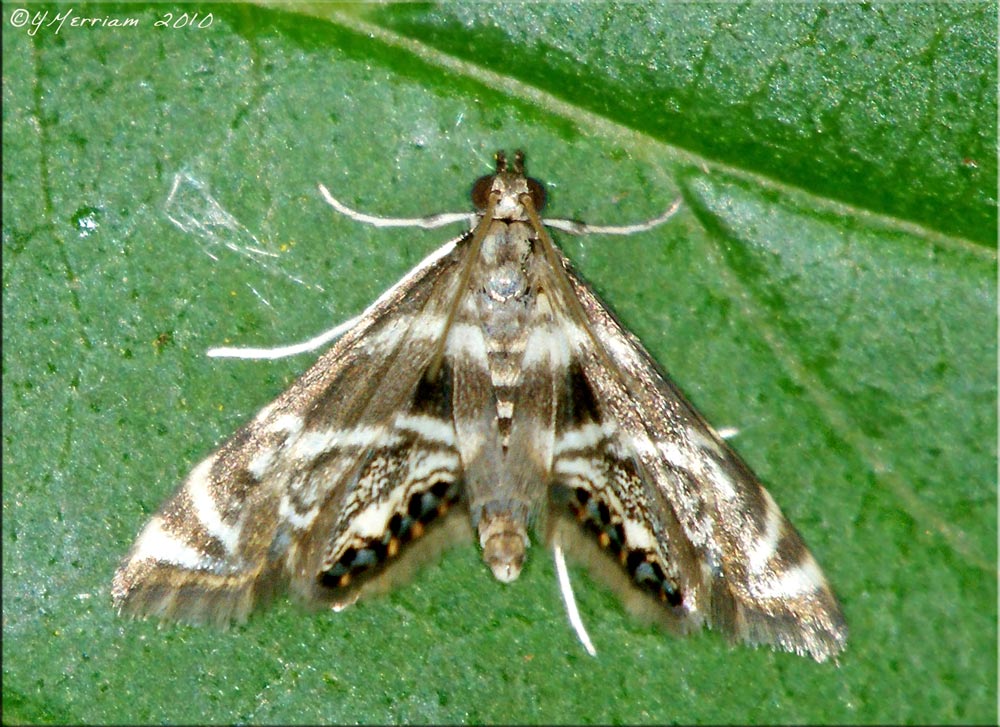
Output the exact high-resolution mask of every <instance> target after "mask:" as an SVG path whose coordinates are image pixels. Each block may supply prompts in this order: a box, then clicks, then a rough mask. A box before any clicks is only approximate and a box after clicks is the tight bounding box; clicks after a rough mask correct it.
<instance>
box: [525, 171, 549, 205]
mask: <svg viewBox="0 0 1000 727" xmlns="http://www.w3.org/2000/svg"><path fill="white" fill-rule="evenodd" d="M527 181H528V194H529V195H531V204H533V205H534V206H535V210H536V211H537V212H541V211H542V207H544V206H545V197H546V195H545V187H543V186H542V183H541V182H539V181H538V180H537V179H532V178H531V177H529V178H528V180H527Z"/></svg>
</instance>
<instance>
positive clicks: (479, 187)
mask: <svg viewBox="0 0 1000 727" xmlns="http://www.w3.org/2000/svg"><path fill="white" fill-rule="evenodd" d="M493 179H494V177H493V175H492V174H491V175H490V176H488V177H480V178H479V179H477V180H476V182H475V184H473V185H472V192H471V194H470V196H471V197H472V204H474V205H475V207H476V209H477V210H479V211H480V212H482V211H483V210H485V209H486V205H487V204H488V203H489V201H490V192H491V191H492V190H493Z"/></svg>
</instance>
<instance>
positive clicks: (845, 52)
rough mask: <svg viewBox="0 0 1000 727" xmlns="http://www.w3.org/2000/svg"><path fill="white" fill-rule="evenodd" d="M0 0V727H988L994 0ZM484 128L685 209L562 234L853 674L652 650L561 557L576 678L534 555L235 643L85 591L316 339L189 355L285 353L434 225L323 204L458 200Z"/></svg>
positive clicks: (694, 647) (572, 189)
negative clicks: (783, 541) (894, 725)
mask: <svg viewBox="0 0 1000 727" xmlns="http://www.w3.org/2000/svg"><path fill="white" fill-rule="evenodd" d="M22 10H26V11H27V12H28V14H29V16H30V17H36V18H41V17H42V14H45V13H48V15H47V16H46V17H45V18H44V19H45V21H46V23H48V21H53V19H54V18H55V16H56V14H57V13H67V12H68V13H71V16H69V17H67V18H66V20H65V21H64V22H63V24H62V25H61V26H58V25H57V24H55V23H51V24H46V23H39V24H37V25H35V26H32V25H31V24H28V25H24V24H22V22H21V21H22V20H23V17H24V16H22V15H21V14H20V12H21V11H22ZM185 10H187V11H188V12H190V13H191V14H194V13H198V14H199V15H198V17H197V18H195V19H193V21H192V22H191V24H189V25H188V26H187V27H179V26H180V24H181V23H180V22H177V20H178V17H179V16H178V15H177V13H180V12H183V11H185ZM3 11H4V16H3V20H4V25H3V62H4V88H3V92H4V105H3V131H4V134H3V157H4V162H5V163H4V166H3V212H4V215H3V246H4V247H3V253H4V254H3V276H4V277H3V283H4V311H3V312H4V318H3V323H4V330H3V342H4V352H3V373H4V379H3V432H4V445H5V446H4V450H3V467H4V474H5V481H4V491H3V554H4V555H3V576H4V577H3V608H4V618H3V636H4V642H3V709H4V721H5V722H7V723H15V722H23V723H74V722H76V723H143V722H159V723H163V722H166V723H202V722H211V723H218V722H227V723H231V722H250V723H293V722H294V723H319V722H404V721H407V722H423V723H427V722H433V723H441V722H493V723H496V722H504V723H511V722H545V723H550V722H579V723H585V722H586V723H622V722H626V723H658V724H662V723H668V722H710V723H745V722H768V723H777V722H780V723H808V722H813V723H819V722H823V723H861V722H863V723H888V722H903V723H921V722H940V723H967V722H981V723H995V722H996V720H997V711H996V710H997V686H996V685H997V650H996V643H997V642H996V638H997V552H996V550H997V527H996V526H997V514H996V504H997V503H996V466H997V459H996V441H997V416H996V412H997V396H996V370H997V338H996V331H997V296H996V287H995V280H996V248H995V245H996V221H997V214H996V200H995V194H996V188H997V170H996V160H997V149H996V116H995V109H996V88H997V72H996V63H995V58H996V44H997V30H996V22H997V8H996V5H995V4H993V3H955V4H948V3H927V4H895V3H892V4H890V3H886V4H878V3H874V4H873V3H866V4H863V5H862V4H858V5H853V4H828V5H816V4H809V5H807V4H788V5H783V4H770V3H768V4H757V3H743V4H735V3H725V4H718V5H706V4H681V5H674V4H666V3H664V4H633V3H626V4H605V3H581V4H569V3H552V4H534V3H528V4H510V3H506V4H480V3H471V4H455V5H435V6H427V5H420V4H412V5H409V4H408V5H388V6H386V5H360V4H351V5H343V6H341V5H332V4H317V5H311V6H306V5H296V6H288V7H285V6H274V7H255V6H242V5H228V6H190V7H185V6H166V5H152V4H151V5H138V4H136V5H131V4H129V5H105V4H93V5H79V6H77V5H35V4H30V5H25V6H23V7H21V6H15V5H6V4H5V5H4V8H3ZM170 13H174V15H173V16H169V14H170ZM208 13H211V19H210V22H206V20H205V18H206V17H207V16H206V14H208ZM36 14H37V15H36ZM168 17H169V19H170V20H171V23H170V24H169V27H158V26H156V25H155V23H156V21H157V20H163V19H166V18H168ZM72 18H94V19H97V20H101V19H116V20H118V21H124V20H126V19H130V18H133V19H136V20H137V21H138V23H137V26H136V27H121V26H113V25H110V24H107V23H105V24H101V23H94V24H90V25H86V24H82V23H79V22H78V23H77V24H75V25H74V24H73V23H72ZM187 19H188V20H190V19H191V16H187ZM199 23H200V24H201V25H202V26H203V27H198V25H199ZM498 148H507V149H514V148H524V149H525V150H526V151H527V153H528V162H529V168H530V172H531V173H532V174H533V175H534V176H537V177H539V178H540V179H543V180H544V181H545V182H546V183H547V184H548V185H549V188H550V205H549V208H548V210H547V211H548V212H549V213H550V214H551V215H553V216H556V217H570V218H577V219H584V220H587V221H589V222H595V223H607V224H615V223H625V222H632V221H638V220H643V219H648V218H650V217H652V216H655V215H656V214H658V213H659V212H661V211H662V210H663V209H665V208H666V207H667V206H668V205H669V204H670V203H671V202H672V201H673V200H674V199H675V198H677V197H680V198H681V200H682V202H683V205H682V207H681V210H680V211H679V212H678V214H677V215H676V216H675V217H674V218H673V219H672V220H671V221H670V222H669V223H668V224H666V225H664V226H662V227H660V228H657V229H656V230H655V231H652V232H649V233H646V234H643V235H636V236H633V237H628V238H600V237H596V236H595V237H590V238H569V237H567V236H565V235H563V236H561V237H560V240H559V242H560V243H561V245H562V246H563V248H564V249H565V251H566V252H567V254H568V255H569V256H570V257H571V258H572V259H573V260H574V262H575V263H576V264H577V266H578V268H579V269H580V270H581V271H582V272H583V274H584V275H585V276H586V277H587V278H588V279H589V280H590V281H591V282H592V283H593V284H594V286H595V287H596V288H597V290H598V291H599V292H600V293H601V295H602V297H604V299H605V300H606V301H607V302H608V303H609V304H610V305H611V306H612V307H613V308H614V309H615V310H616V312H617V313H618V314H619V315H620V317H621V318H622V319H623V320H624V321H625V322H626V323H627V324H628V325H629V326H630V328H632V330H633V331H634V332H635V333H636V334H637V335H638V336H639V337H640V338H641V339H642V340H643V342H644V343H645V344H646V345H647V347H648V348H649V349H650V351H651V352H652V353H653V355H654V356H655V357H656V358H657V359H658V360H659V361H660V362H661V363H662V364H663V365H664V367H665V368H666V369H667V370H669V371H670V372H671V374H672V376H673V377H674V379H675V380H676V381H677V382H678V383H679V384H680V386H681V387H682V388H683V389H684V390H685V391H686V392H687V393H688V394H689V395H690V397H691V398H692V399H693V400H694V402H695V403H696V404H697V405H698V406H699V408H700V409H701V410H702V411H703V413H704V414H705V415H706V416H707V417H708V419H709V420H710V421H712V422H713V423H714V424H715V425H716V426H718V427H723V426H725V427H734V428H736V429H737V430H738V431H739V434H738V435H737V436H736V437H735V438H734V439H733V440H732V441H733V445H734V446H735V447H736V448H737V449H738V450H739V451H740V453H741V454H742V455H743V456H744V457H745V459H746V460H747V461H748V462H749V463H750V464H751V465H752V466H753V468H754V469H755V470H756V471H757V472H758V473H759V474H760V475H761V477H762V479H763V480H764V481H765V482H766V483H767V484H768V487H769V489H770V491H771V493H772V494H773V495H774V497H775V499H776V500H777V501H778V502H779V503H780V504H781V507H782V509H783V510H784V511H785V513H786V514H788V515H789V517H790V519H791V520H792V521H793V522H794V523H795V524H796V526H797V527H798V529H799V530H800V531H801V532H802V534H803V535H804V537H805V538H806V540H807V542H808V543H809V544H810V547H811V548H812V550H813V552H814V554H815V555H816V556H817V558H818V559H819V560H820V562H821V563H822V564H823V567H824V570H825V571H826V573H827V575H828V577H829V579H830V581H831V583H832V584H833V585H834V588H835V590H836V591H837V593H838V595H839V596H840V598H841V600H842V602H843V605H844V609H845V613H846V615H847V619H848V622H849V624H850V627H851V636H850V641H849V643H848V649H847V651H846V652H845V653H844V655H843V656H842V657H841V659H840V663H839V666H838V665H831V664H824V665H818V664H815V663H813V662H812V661H810V660H808V659H804V658H801V657H797V656H794V655H789V654H784V653H773V652H771V651H769V650H766V649H752V648H748V647H745V646H740V645H737V646H730V645H729V644H727V643H726V641H725V639H724V638H723V637H722V636H720V635H719V634H717V633H711V632H705V633H703V634H699V635H694V636H692V637H689V638H687V639H683V640H682V639H677V638H673V637H671V636H668V635H666V634H663V633H661V632H660V631H659V630H657V629H655V628H653V627H650V626H645V625H642V624H638V623H636V622H635V621H634V620H632V619H631V618H629V616H628V615H627V614H626V612H625V611H624V609H623V608H622V606H621V605H620V603H619V601H618V599H617V598H616V597H615V595H614V594H613V593H610V592H609V591H607V590H605V589H604V587H603V586H601V585H599V584H598V583H597V582H596V581H594V580H592V579H591V578H590V577H589V575H588V574H587V573H586V571H582V570H578V569H573V577H574V583H575V586H576V593H577V598H578V599H579V601H580V607H581V610H582V612H583V616H584V620H585V622H586V624H587V626H588V627H589V629H590V631H591V634H592V636H593V638H594V641H595V642H596V646H597V649H598V652H599V656H598V658H597V659H592V658H590V657H589V656H587V654H586V653H585V652H584V651H583V649H582V647H581V646H580V645H579V643H578V642H577V641H576V639H575V637H574V635H573V633H572V630H571V629H570V627H569V626H568V624H567V623H566V619H565V616H564V614H563V607H562V604H561V601H560V597H559V594H558V590H557V587H556V583H555V579H554V574H553V568H552V565H551V563H550V560H549V558H548V556H547V554H546V552H545V549H544V548H543V547H541V546H536V547H534V548H532V550H531V552H530V557H529V561H528V563H527V566H526V568H525V571H524V573H523V574H522V576H521V578H520V580H519V581H517V582H516V583H514V584H512V585H510V586H505V585H503V584H500V583H498V582H496V581H495V580H494V579H493V578H492V577H491V576H490V575H489V573H488V571H487V570H486V569H485V567H484V566H483V564H482V562H481V560H480V556H479V553H478V550H477V548H476V547H475V546H474V545H473V544H471V543H469V544H463V545H459V546H456V547H455V548H452V549H451V550H449V551H447V552H446V553H445V554H444V555H443V556H442V557H441V558H440V559H438V560H435V561H433V562H431V563H428V564H427V565H426V566H424V567H423V568H422V569H420V570H419V571H418V572H416V573H414V574H413V580H412V581H411V582H410V583H409V584H408V585H405V586H401V587H400V588H398V589H397V590H395V591H393V592H392V593H390V594H388V595H387V596H385V597H382V598H379V599H375V600H371V601H368V602H363V603H361V604H358V605H357V606H355V607H353V608H350V609H347V610H346V611H344V612H342V613H337V614H333V613H325V612H323V613H310V612H307V611H304V610H303V609H301V608H299V607H297V606H295V605H294V604H292V603H289V602H287V601H286V600H285V599H283V598H280V599H278V600H277V601H276V602H275V603H274V604H273V605H272V606H270V607H269V608H267V609H266V610H263V611H262V612H260V613H258V614H257V615H255V617H254V618H252V619H251V620H250V622H249V623H248V624H247V625H245V626H241V627H238V628H233V629H230V630H229V631H226V632H219V631H215V630H212V629H205V628H194V627H187V626H173V625H170V626H165V627H163V628H158V627H157V625H156V624H155V623H149V622H132V621H125V620H122V619H120V618H118V617H116V616H115V614H114V613H113V611H112V609H111V606H110V595H109V586H110V580H111V575H112V573H113V571H114V568H115V567H116V565H117V563H118V561H119V559H120V558H121V557H122V556H123V555H124V554H125V552H126V551H127V549H128V547H129V545H130V543H131V542H132V539H133V538H134V536H135V534H136V533H137V531H138V530H139V528H140V527H141V526H142V524H143V523H144V522H145V520H146V519H147V518H148V516H149V515H150V514H151V513H152V512H153V511H154V510H155V509H156V508H157V507H158V506H159V504H160V503H161V502H162V501H163V500H164V499H165V498H166V497H167V496H168V495H169V494H170V493H171V492H172V490H173V489H174V487H176V485H177V483H178V482H179V481H180V480H181V479H182V478H183V477H184V475H185V474H186V473H187V472H188V471H189V470H190V468H191V467H192V466H193V465H194V464H195V463H196V462H197V461H198V460H199V458H200V457H201V456H203V455H204V454H206V453H207V452H208V451H210V449H211V448H212V447H213V446H214V445H215V444H217V443H219V442H220V441H222V440H223V439H224V438H225V437H226V436H227V435H228V434H230V433H232V432H233V431H234V430H235V429H236V428H237V427H238V426H239V425H240V424H242V423H243V422H245V421H246V420H247V419H249V418H250V417H252V416H253V414H254V413H255V412H256V411H257V410H258V409H259V408H260V407H262V406H263V405H265V404H266V403H267V402H268V401H270V400H271V399H272V398H273V397H274V396H275V395H277V394H278V393H279V392H280V391H281V390H282V389H283V388H284V387H286V386H287V385H288V384H289V383H290V382H291V381H292V380H293V379H294V377H295V375H296V374H297V373H299V372H301V371H302V370H304V369H305V368H306V367H307V366H308V365H309V364H310V363H311V360H312V359H311V357H310V356H309V355H306V356H305V357H298V358H294V359H286V360H281V361H275V362H237V361H231V360H217V359H208V358H206V357H205V356H204V351H205V350H206V349H208V348H210V347H212V346H216V345H222V344H233V345H243V346H253V345H261V346H268V345H278V344H282V343H290V342H295V341H300V340H304V339H306V338H308V337H310V336H312V335H314V334H315V333H317V332H319V331H322V330H324V329H325V328H328V327H330V326H331V325H333V324H334V323H336V322H339V321H341V320H344V319H345V318H347V317H349V316H351V315H353V314H355V313H357V312H358V311H360V310H361V309H362V308H363V307H364V306H365V305H366V304H367V303H369V302H370V301H371V300H373V299H374V298H375V297H376V296H377V295H378V294H379V293H380V292H381V291H382V290H384V289H385V288H386V287H388V286H389V285H391V284H392V283H393V282H395V281H396V280H397V279H398V278H399V277H401V276H402V275H403V274H404V273H405V272H406V271H407V270H408V269H409V268H410V267H411V266H412V265H413V264H415V263H416V262H417V261H419V260H420V259H421V258H422V257H423V256H425V255H426V254H428V253H429V252H431V251H432V250H433V249H435V247H436V246H437V245H439V244H440V243H441V242H443V240H444V239H445V238H446V237H447V236H448V235H450V234H453V233H450V232H441V231H436V232H434V231H431V232H427V231H419V230H417V231H414V230H376V229H373V228H369V227H363V226H360V225H358V224H357V223H354V222H352V221H350V220H347V219H345V218H343V217H340V216H338V215H336V214H335V213H334V212H333V211H332V210H331V209H330V208H329V207H328V206H327V205H325V204H324V203H323V200H322V198H321V197H320V196H319V194H318V192H317V188H316V185H317V184H318V183H320V182H322V183H324V184H325V185H326V186H327V187H329V188H330V189H331V190H332V191H333V192H334V194H336V195H338V196H339V197H340V198H342V199H344V200H345V201H346V202H347V203H348V204H351V205H353V206H356V207H358V208H361V209H364V210H366V211H370V212H373V213H376V214H386V215H399V216H417V215H422V214H427V213H430V212H438V211H461V210H465V209H467V208H468V201H467V192H468V188H469V185H470V183H471V181H472V180H473V179H474V178H476V177H477V176H479V175H481V174H484V173H488V172H489V170H490V160H491V156H492V153H493V151H494V150H495V149H498Z"/></svg>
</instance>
